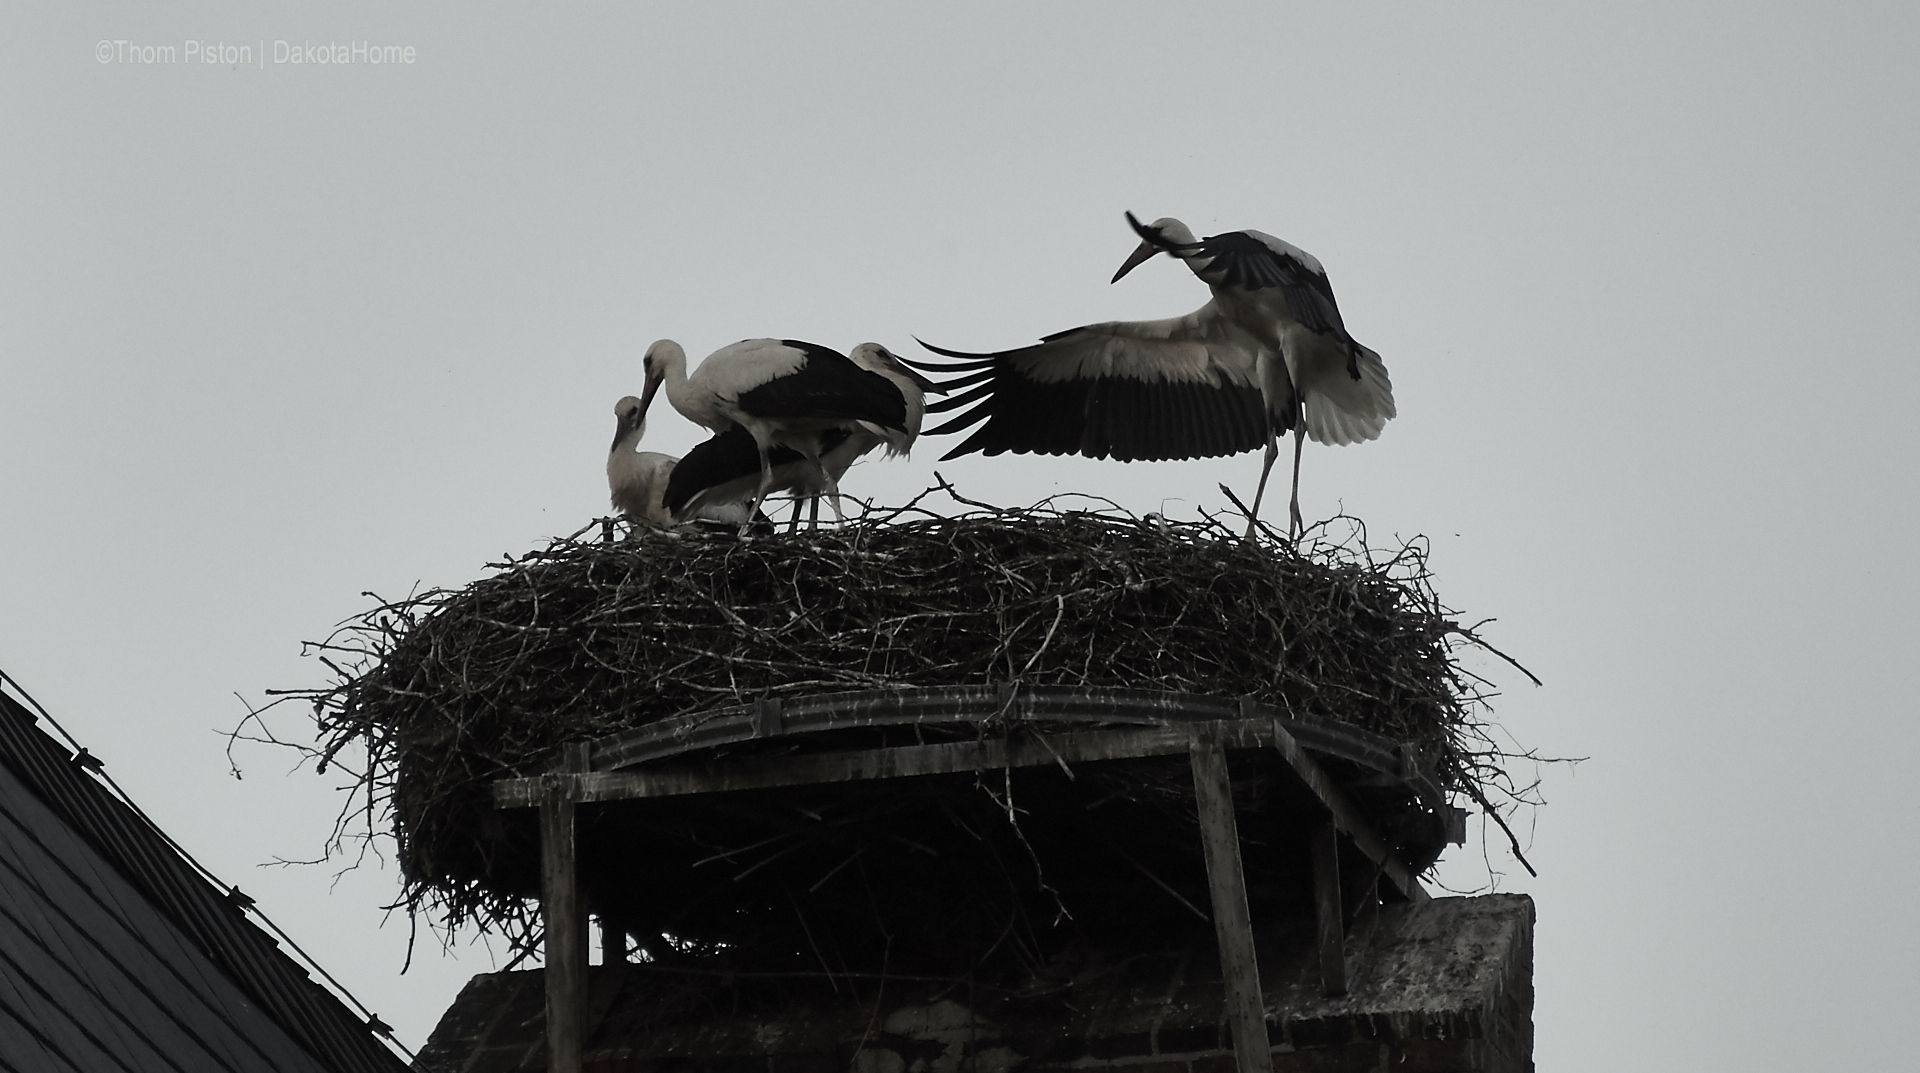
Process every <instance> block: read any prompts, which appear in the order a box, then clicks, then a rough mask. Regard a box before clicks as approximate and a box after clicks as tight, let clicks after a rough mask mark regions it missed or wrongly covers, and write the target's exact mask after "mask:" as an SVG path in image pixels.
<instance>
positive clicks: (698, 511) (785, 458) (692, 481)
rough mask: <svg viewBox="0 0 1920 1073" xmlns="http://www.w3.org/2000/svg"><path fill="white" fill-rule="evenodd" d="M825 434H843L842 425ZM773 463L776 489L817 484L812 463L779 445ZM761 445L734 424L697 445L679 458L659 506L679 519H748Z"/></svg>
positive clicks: (771, 458)
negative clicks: (840, 427)
mask: <svg viewBox="0 0 1920 1073" xmlns="http://www.w3.org/2000/svg"><path fill="white" fill-rule="evenodd" d="M822 435H823V436H827V437H836V438H844V437H845V436H846V433H845V432H844V431H842V430H839V429H833V430H829V431H828V432H825V433H822ZM767 454H768V461H769V462H771V463H772V467H773V481H772V484H771V486H770V488H769V494H771V493H773V492H787V491H793V492H799V491H802V490H805V489H809V488H811V487H812V484H813V480H814V478H813V472H814V468H813V464H812V463H811V462H808V461H807V459H806V457H805V456H803V455H802V454H800V452H798V451H795V450H793V449H791V448H788V447H782V446H779V445H777V444H776V445H775V446H774V447H773V448H771V449H770V450H769V451H768V452H767ZM760 478H761V474H760V447H759V445H758V444H757V443H755V442H754V439H753V434H752V433H750V432H748V431H747V430H746V429H745V428H743V427H741V426H739V425H735V426H734V427H732V428H730V429H728V430H727V431H725V432H720V433H716V434H714V435H713V436H711V437H709V438H708V439H707V440H706V441H705V442H703V443H699V444H696V445H695V446H694V447H693V449H692V450H690V451H688V452H687V453H686V457H684V458H682V459H680V460H679V464H678V465H676V466H674V467H673V471H672V472H671V474H669V475H668V477H667V479H666V481H665V484H664V488H663V491H662V494H661V506H662V508H663V509H664V510H666V512H667V513H668V514H669V515H670V516H671V517H673V518H674V519H675V520H677V521H687V520H691V519H693V518H696V517H697V518H707V519H711V520H715V521H723V520H724V521H730V522H733V523H734V524H740V523H742V522H745V521H748V520H750V519H751V518H752V517H753V515H751V514H749V513H747V511H748V504H749V503H751V502H752V501H753V500H754V498H755V496H756V495H757V494H758V493H759V490H760Z"/></svg>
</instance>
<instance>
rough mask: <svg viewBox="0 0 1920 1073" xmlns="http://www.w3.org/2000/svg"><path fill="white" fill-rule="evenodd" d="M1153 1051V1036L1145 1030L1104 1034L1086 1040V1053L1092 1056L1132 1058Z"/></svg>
mask: <svg viewBox="0 0 1920 1073" xmlns="http://www.w3.org/2000/svg"><path fill="white" fill-rule="evenodd" d="M1152 1053H1153V1037H1152V1036H1150V1035H1148V1034H1147V1033H1145V1032H1130V1033H1128V1034H1126V1035H1124V1036H1105V1037H1102V1038H1100V1039H1090V1040H1088V1041H1087V1054H1088V1055H1090V1056H1092V1057H1094V1058H1132V1057H1134V1056H1136V1055H1142V1054H1152Z"/></svg>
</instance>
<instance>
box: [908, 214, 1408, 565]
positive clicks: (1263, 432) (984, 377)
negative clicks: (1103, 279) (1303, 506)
mask: <svg viewBox="0 0 1920 1073" xmlns="http://www.w3.org/2000/svg"><path fill="white" fill-rule="evenodd" d="M1127 223H1128V224H1130V225H1132V227H1133V229H1134V231H1135V233H1137V234H1138V235H1139V236H1140V238H1141V243H1140V246H1139V248H1138V249H1136V250H1134V252H1133V254H1132V255H1131V256H1130V257H1128V258H1127V260H1126V263H1124V264H1122V265H1121V266H1120V270H1119V271H1118V272H1115V273H1114V276H1113V279H1114V281H1115V282H1117V281H1118V280H1119V279H1120V278H1121V277H1122V276H1125V275H1126V274H1127V273H1128V272H1131V271H1133V269H1134V268H1136V267H1138V266H1139V265H1140V264H1141V263H1142V262H1145V261H1146V260H1148V259H1150V258H1152V257H1153V256H1154V255H1156V254H1161V253H1164V254H1167V255H1169V256H1172V257H1177V258H1179V259H1180V260H1183V261H1185V262H1186V263H1187V267H1188V268H1190V269H1192V270H1193V273H1194V275H1196V276H1199V277H1200V279H1201V280H1202V281H1203V282H1205V283H1206V284H1207V286H1208V287H1209V288H1211V289H1212V291H1213V297H1212V298H1211V299H1210V300H1208V302H1207V304H1205V305H1203V306H1201V307H1200V308H1199V309H1197V310H1194V311H1193V312H1192V313H1189V314H1187V315H1186V316H1184V317H1174V318H1170V319H1167V320H1152V321H1113V322H1109V323H1105V324H1089V325H1087V326H1085V327H1081V328H1073V329H1070V330H1068V331H1064V332H1059V333H1057V334H1054V335H1050V336H1047V337H1046V338H1045V339H1043V340H1042V341H1041V342H1040V343H1038V344H1037V345H1034V346H1029V347H1022V348H1020V349H1018V350H1007V351H1001V352H999V353H993V354H969V353H964V352H961V351H955V350H947V349H945V348H942V347H936V346H933V345H931V344H923V345H925V346H926V347H927V349H929V350H932V351H933V352H934V353H936V354H943V355H946V356H948V357H952V358H960V359H963V360H961V361H958V362H952V363H945V364H934V363H916V364H919V366H920V368H922V369H927V370H930V371H941V372H956V373H961V374H962V375H960V376H957V377H955V378H953V379H951V380H948V381H946V382H945V384H943V385H942V386H943V387H945V388H948V389H952V388H959V387H969V386H973V388H974V389H973V390H972V391H969V392H966V393H965V394H962V395H959V396H956V397H954V398H952V399H948V400H945V401H942V402H938V403H935V404H934V405H932V406H930V407H928V409H929V410H930V411H932V412H935V413H940V412H945V411H948V410H954V409H958V408H960V407H963V406H968V405H970V404H977V405H973V408H972V409H970V410H967V411H966V412H964V413H962V414H960V415H959V416H957V417H955V418H954V419H953V420H950V421H948V422H947V423H945V424H943V425H941V426H940V427H938V428H934V429H929V430H928V434H929V435H941V434H944V433H949V432H958V431H961V430H962V429H966V428H969V427H971V426H973V425H975V424H978V423H980V422H982V421H985V422H986V423H985V424H984V425H981V427H980V428H978V429H976V430H975V431H974V433H973V434H972V435H971V436H969V437H968V438H967V439H966V440H965V441H964V442H962V443H961V444H960V446H958V447H956V448H954V449H953V450H951V451H949V452H947V453H946V455H944V456H943V460H944V459H946V458H954V457H956V456H958V455H964V454H969V453H971V452H974V451H979V452H982V453H984V454H989V455H997V454H1000V453H1002V452H1005V451H1013V452H1015V453H1025V452H1036V453H1041V454H1082V455H1086V456H1087V457H1089V458H1108V457H1112V458H1115V459H1119V460H1121V461H1132V460H1135V459H1142V460H1159V459H1175V458H1209V457H1214V456H1218V455H1229V454H1238V453H1240V452H1242V451H1250V450H1253V449H1255V448H1258V447H1261V446H1263V445H1264V446H1265V447H1266V452H1267V453H1266V460H1265V462H1264V464H1263V465H1262V466H1261V469H1260V484H1259V487H1258V489H1257V490H1256V492H1255V493H1254V498H1253V508H1252V510H1251V511H1250V512H1249V517H1248V519H1247V532H1248V534H1249V535H1251V534H1252V532H1253V529H1254V525H1255V521H1254V519H1255V518H1257V517H1258V516H1259V513H1260V501H1261V499H1262V498H1263V497H1264V496H1265V495H1266V490H1267V477H1268V475H1269V474H1270V473H1271V472H1272V470H1273V463H1274V460H1275V459H1276V458H1277V457H1278V456H1279V452H1280V443H1279V438H1280V434H1281V433H1284V432H1288V431H1292V432H1293V434H1294V453H1293V498H1292V503H1291V507H1290V512H1289V518H1288V532H1289V534H1294V535H1297V534H1298V533H1299V532H1300V530H1301V528H1302V522H1301V517H1300V453H1301V447H1302V445H1303V443H1304V440H1305V438H1306V437H1307V436H1308V435H1311V436H1312V437H1313V439H1314V442H1316V443H1332V444H1342V445H1344V444H1349V443H1359V442H1362V441H1365V440H1371V439H1374V438H1376V437H1378V436H1379V435H1380V431H1381V429H1382V428H1384V427H1385V426H1386V423H1387V421H1388V420H1390V419H1391V418H1392V417H1393V416H1394V413H1395V411H1394V404H1393V383H1392V381H1391V380H1389V379H1388V377H1387V367H1386V365H1385V364H1384V363H1382V362H1381V360H1380V355H1379V354H1376V353H1375V352H1373V351H1372V350H1370V349H1368V348H1367V347H1365V346H1362V345H1361V344H1360V343H1359V342H1357V341H1356V340H1354V338H1353V337H1352V336H1351V335H1349V334H1347V329H1346V325H1345V322H1344V321H1342V320H1341V317H1340V310H1339V307H1338V306H1337V305H1336V304H1335V303H1334V299H1333V288H1332V286H1331V285H1330V284H1329V283H1328V282H1327V274H1326V271H1325V270H1324V269H1323V268H1321V266H1320V262H1319V260H1318V259H1316V258H1315V257H1314V256H1313V255H1312V254H1309V253H1307V252H1306V251H1304V250H1301V249H1299V248H1298V247H1296V246H1293V245H1291V244H1289V243H1287V242H1283V241H1282V240H1280V239H1277V238H1274V237H1273V236H1272V235H1267V234H1262V233H1261V232H1259V231H1229V232H1226V233H1224V234H1219V235H1212V236H1209V237H1208V238H1206V239H1202V240H1195V239H1194V237H1193V232H1192V231H1190V230H1188V229H1187V226H1186V225H1185V224H1183V223H1181V222H1180V221H1178V220H1175V219H1172V218H1171V217H1169V218H1165V219H1160V220H1155V221H1154V222H1153V223H1151V224H1142V223H1141V222H1140V221H1139V220H1137V219H1135V218H1134V215H1133V214H1132V213H1128V214H1127ZM975 385H978V386H975Z"/></svg>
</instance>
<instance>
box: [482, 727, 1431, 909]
mask: <svg viewBox="0 0 1920 1073" xmlns="http://www.w3.org/2000/svg"><path fill="white" fill-rule="evenodd" d="M1273 747H1274V748H1275V749H1278V750H1280V755H1281V756H1282V757H1284V758H1286V761H1287V766H1288V767H1291V768H1293V772H1294V774H1296V775H1298V776H1300V781H1301V782H1304V783H1306V784H1307V788H1308V789H1310V790H1312V791H1313V794H1314V796H1315V797H1318V798H1319V799H1320V802H1321V804H1324V805H1325V806H1326V807H1327V811H1328V812H1330V813H1332V814H1333V825H1334V826H1335V827H1337V828H1339V829H1340V830H1341V831H1344V832H1346V835H1347V837H1348V838H1351V839H1353V845H1354V848H1355V849H1358V850H1359V851H1360V852H1361V853H1363V854H1365V855H1366V857H1367V859H1368V860H1370V861H1372V862H1373V863H1374V864H1376V865H1379V866H1380V870H1381V871H1382V872H1384V873H1385V874H1386V877H1387V878H1388V879H1389V880H1391V881H1392V882H1393V886H1394V889H1395V890H1397V891H1398V892H1399V893H1400V896H1401V897H1403V898H1405V899H1407V900H1408V901H1410V902H1413V903H1415V904H1419V903H1420V902H1424V901H1427V900H1429V899H1430V898H1431V897H1432V896H1431V895H1429V894H1428V893H1427V889H1426V888H1425V887H1422V886H1421V885H1420V878H1419V877H1418V876H1416V875H1414V874H1413V869H1411V868H1408V867H1407V866H1406V865H1405V864H1404V863H1402V862H1401V861H1400V859H1399V858H1398V857H1396V856H1394V853H1393V847H1391V846H1389V845H1387V843H1386V840H1385V839H1383V838H1381V837H1380V836H1379V835H1377V834H1375V833H1374V830H1373V825H1372V824H1369V823H1368V822H1367V821H1366V817H1364V816H1362V815H1361V813H1360V809H1359V808H1358V807H1356V806H1355V805H1354V803H1353V802H1352V801H1351V800H1350V799H1349V798H1348V797H1347V795H1346V793H1345V791H1343V790H1341V789H1340V787H1338V786H1336V785H1334V781H1333V779H1332V778H1331V777H1329V776H1328V775H1327V773H1326V770H1325V769H1323V768H1322V767H1321V766H1320V765H1319V764H1317V763H1314V760H1313V757H1311V756H1308V755H1307V751H1306V750H1305V749H1302V748H1301V747H1300V743H1299V742H1297V741H1295V740H1294V738H1293V735H1291V734H1289V733H1287V728H1286V727H1284V726H1281V725H1280V721H1279V720H1277V719H1276V720H1274V723H1273ZM499 785H500V784H499V783H495V784H494V786H495V794H496V795H497V794H498V792H499V791H498V787H499Z"/></svg>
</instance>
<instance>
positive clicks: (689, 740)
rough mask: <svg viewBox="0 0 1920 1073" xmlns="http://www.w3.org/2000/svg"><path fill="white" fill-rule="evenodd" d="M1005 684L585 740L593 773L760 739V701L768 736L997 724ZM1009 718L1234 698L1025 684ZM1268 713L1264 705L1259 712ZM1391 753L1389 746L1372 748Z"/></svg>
mask: <svg viewBox="0 0 1920 1073" xmlns="http://www.w3.org/2000/svg"><path fill="white" fill-rule="evenodd" d="M1009 689H1010V687H1007V686H953V687H947V688H941V689H937V690H922V691H917V692H901V691H899V690H866V691H862V692H856V693H831V694H826V695H822V696H815V697H804V698H799V699H794V700H787V701H781V700H777V699H775V700H764V699H763V700H759V701H755V702H754V703H752V704H748V705H738V706H735V707H731V708H721V709H718V710H715V711H711V712H701V713H697V714H694V715H683V716H679V717H676V718H674V719H667V720H662V721H659V722H656V723H650V724H648V725H646V726H642V727H636V728H634V729H632V730H626V731H622V732H620V733H618V734H614V735H610V736H608V737H605V738H601V739H599V740H597V741H595V742H593V744H592V752H593V764H592V768H593V770H596V771H611V770H616V769H618V768H623V767H627V766H629V765H632V764H638V763H644V762H646V761H649V760H657V759H664V758H666V757H669V756H678V755H681V754H684V753H687V752H692V751H697V750H700V749H710V748H715V747H717V746H721V745H729V744H734V743H736V742H742V741H749V740H752V739H753V738H756V737H764V736H767V732H766V730H765V729H764V727H765V725H766V724H765V713H766V710H767V709H766V707H765V706H766V705H769V704H771V705H774V706H775V707H776V709H777V710H778V711H779V713H780V729H779V730H777V731H775V733H783V734H806V733H818V732H821V731H828V730H845V729H848V728H853V727H879V726H911V725H915V724H921V723H954V724H962V725H965V724H978V723H982V722H990V721H996V720H998V719H1000V718H1001V713H1002V711H1003V710H1004V709H1005V708H1007V707H1008V700H1009V696H1008V692H1009ZM1013 696H1014V699H1015V700H1016V701H1017V703H1015V704H1014V705H1012V707H1013V708H1014V710H1015V712H1016V713H1017V714H1016V716H1015V718H1017V719H1018V720H1022V721H1026V720H1031V721H1035V722H1105V723H1127V724H1136V725H1163V724H1166V723H1169V722H1193V721H1204V720H1210V719H1221V718H1229V717H1231V716H1233V715H1234V705H1233V702H1231V701H1227V700H1223V699H1221V698H1218V697H1207V696H1192V695H1188V694H1182V693H1166V692H1158V691H1146V690H1086V689H1079V688H1075V687H1063V686H1032V687H1025V688H1022V689H1020V690H1019V691H1017V693H1015V694H1014V695H1013ZM1262 714H1263V715H1266V716H1269V717H1270V716H1271V715H1272V714H1273V713H1272V712H1271V710H1269V711H1266V712H1264V713H1262ZM1375 748H1376V749H1377V750H1378V751H1379V753H1380V755H1383V756H1390V755H1391V749H1390V743H1388V744H1387V745H1386V746H1375Z"/></svg>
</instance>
